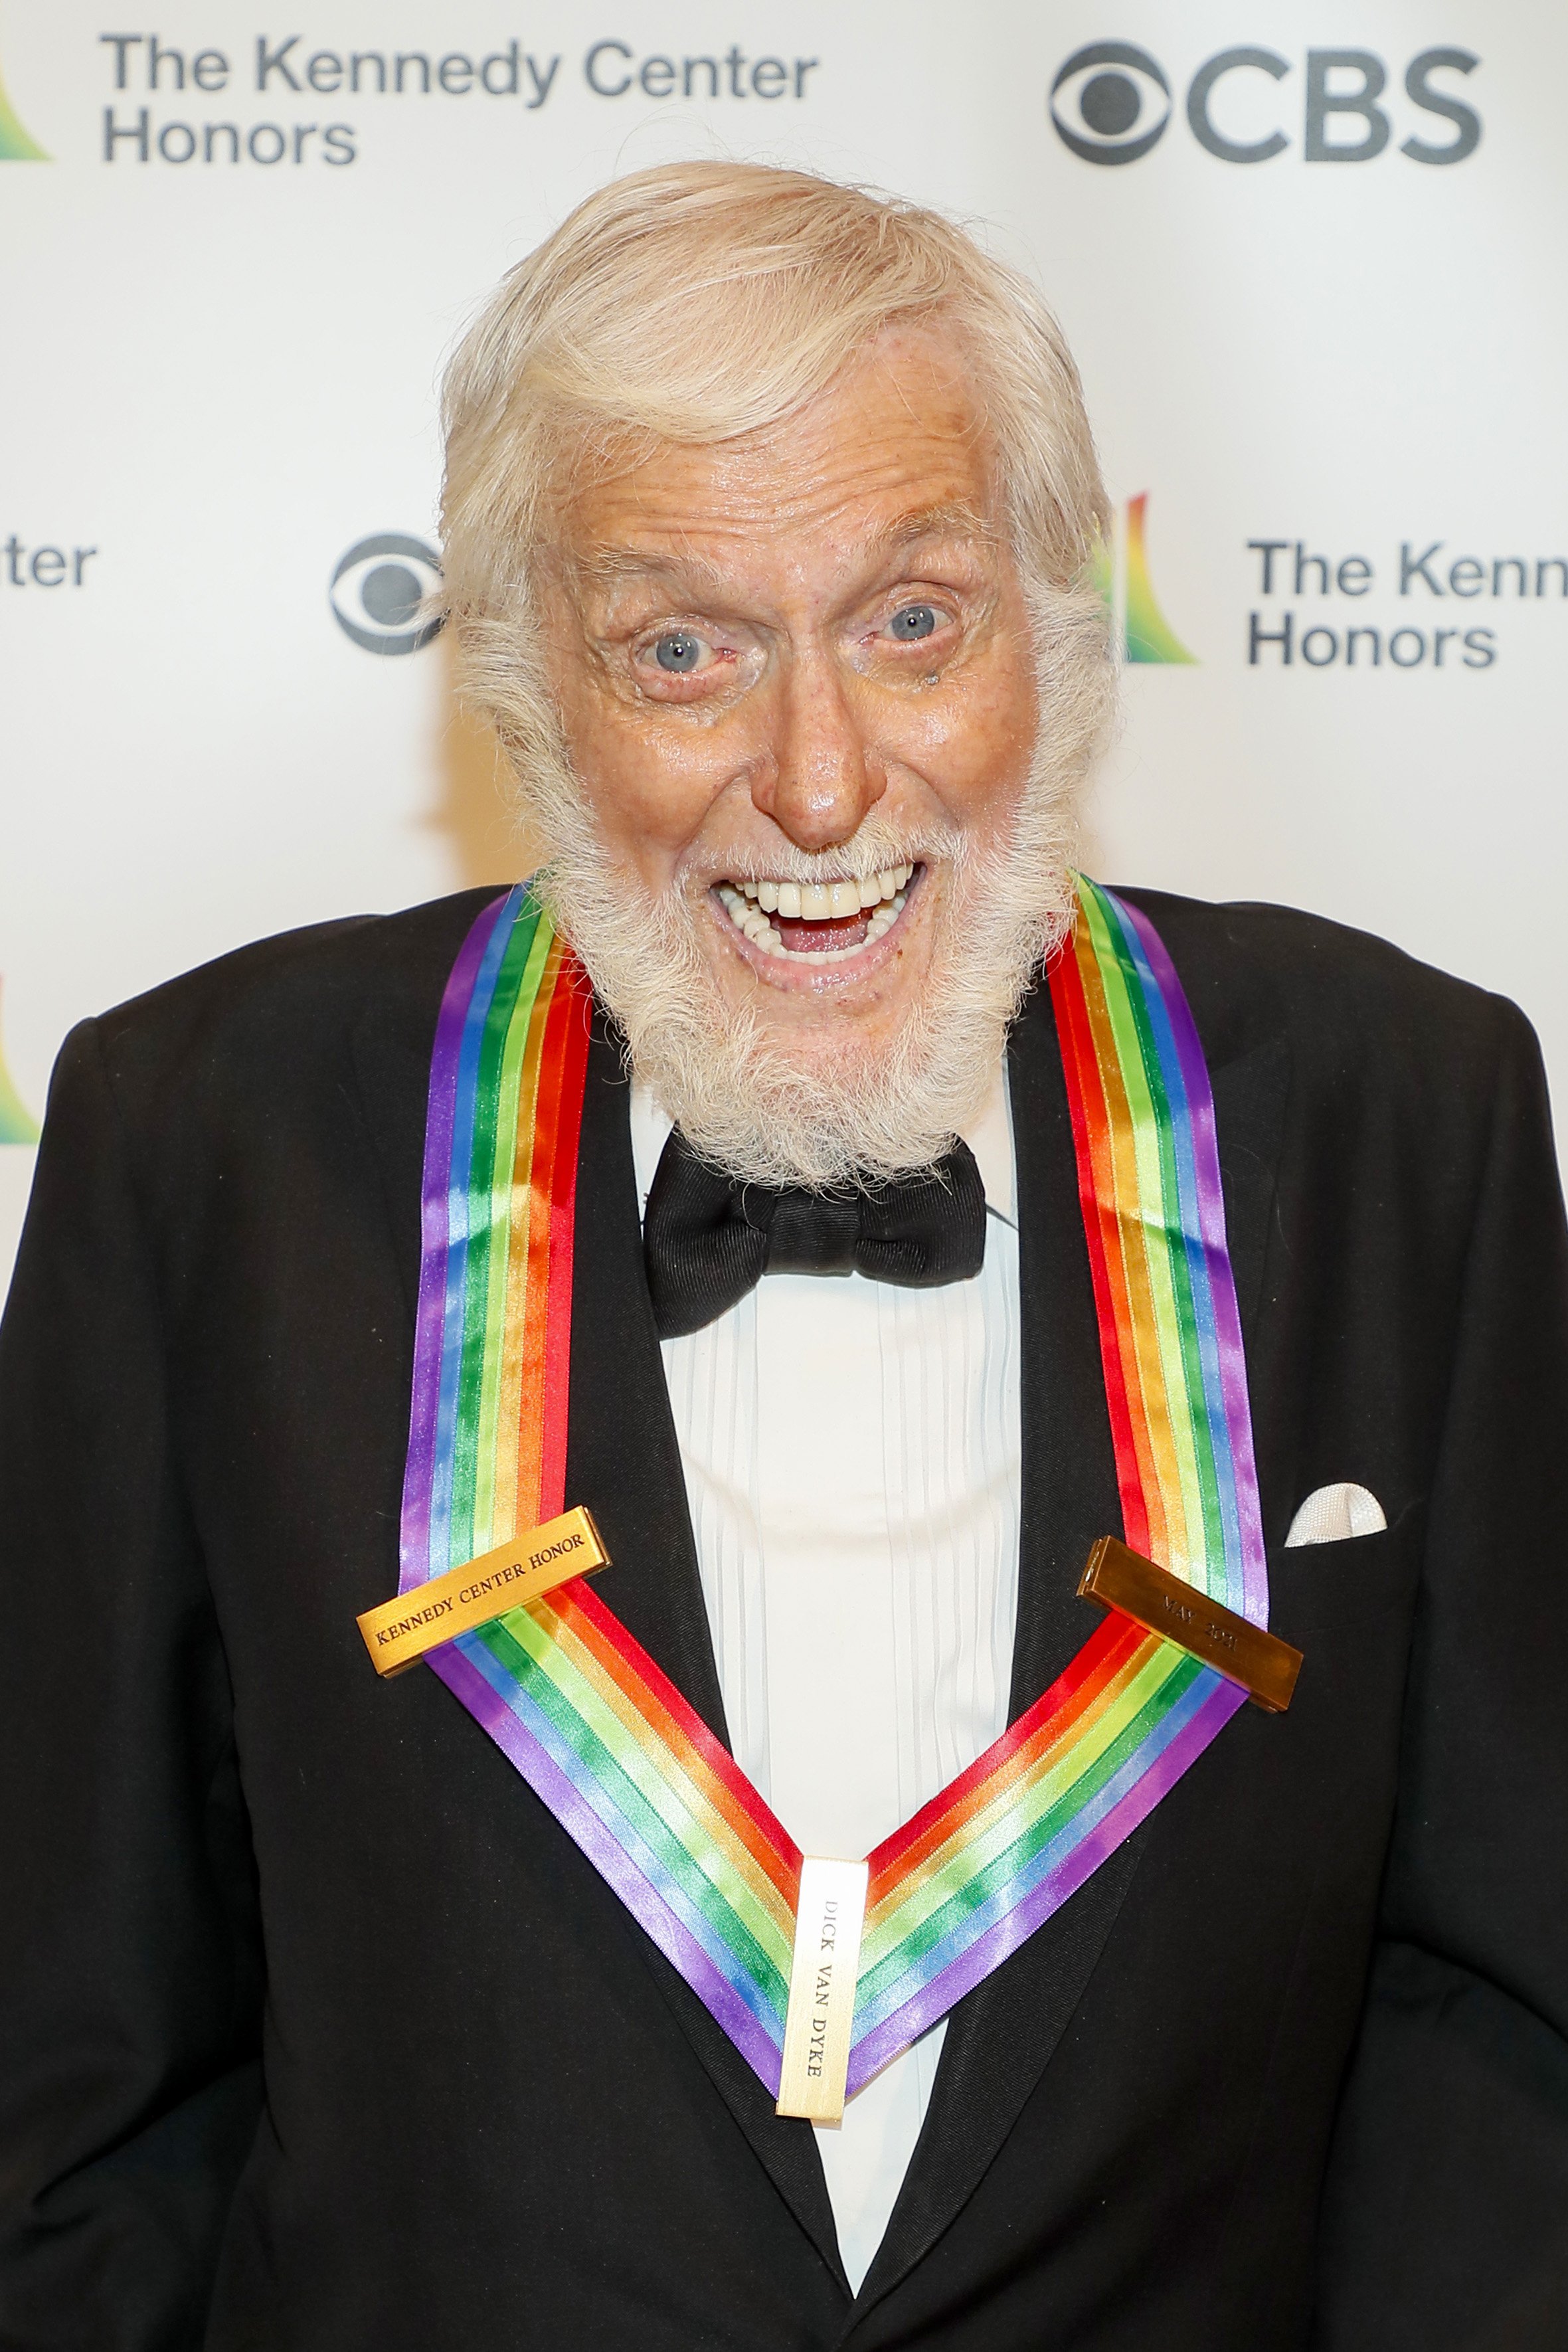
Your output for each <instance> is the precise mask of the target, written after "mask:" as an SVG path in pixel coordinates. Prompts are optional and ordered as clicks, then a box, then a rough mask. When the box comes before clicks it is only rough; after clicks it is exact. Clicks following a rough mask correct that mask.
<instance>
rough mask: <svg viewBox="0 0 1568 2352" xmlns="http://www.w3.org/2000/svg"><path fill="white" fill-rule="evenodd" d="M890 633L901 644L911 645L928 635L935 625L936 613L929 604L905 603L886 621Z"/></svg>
mask: <svg viewBox="0 0 1568 2352" xmlns="http://www.w3.org/2000/svg"><path fill="white" fill-rule="evenodd" d="M888 628H889V630H890V632H891V633H892V635H894V636H895V637H897V638H898V639H899V641H900V643H901V644H904V645H913V644H915V642H916V640H917V639H919V638H921V637H928V636H930V635H932V634H933V633H934V631H935V629H936V614H935V613H934V612H933V610H932V608H931V606H930V605H929V604H905V606H904V610H903V611H902V612H901V613H895V614H894V616H893V618H892V620H891V621H890V622H889V623H888Z"/></svg>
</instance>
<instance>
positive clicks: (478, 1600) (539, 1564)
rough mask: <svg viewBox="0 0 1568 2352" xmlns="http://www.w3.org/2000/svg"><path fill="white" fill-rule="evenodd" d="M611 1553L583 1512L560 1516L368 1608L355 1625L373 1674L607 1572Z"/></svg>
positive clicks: (397, 1669)
mask: <svg viewBox="0 0 1568 2352" xmlns="http://www.w3.org/2000/svg"><path fill="white" fill-rule="evenodd" d="M609 1565H610V1554H609V1553H608V1552H607V1551H606V1550H605V1549H604V1546H603V1544H602V1543H601V1541H600V1537H599V1529H598V1528H596V1527H595V1526H594V1524H593V1521H592V1519H591V1517H589V1514H588V1513H587V1512H586V1511H583V1510H576V1511H566V1512H563V1513H562V1515H561V1517H559V1519H547V1520H546V1521H545V1523H544V1525H543V1527H542V1528H525V1530H524V1531H523V1533H522V1534H521V1535H519V1536H514V1537H513V1538H512V1540H511V1542H510V1543H507V1544H498V1545H497V1548H496V1549H495V1550H494V1551H486V1552H481V1553H480V1555H479V1557H478V1559H470V1560H465V1562H464V1564H463V1566H462V1567H461V1568H453V1569H448V1570H447V1572H446V1574H445V1575H444V1576H433V1577H432V1578H431V1580H430V1581H429V1583H428V1584H416V1585H415V1586H414V1587H413V1590H412V1591H408V1592H400V1593H399V1594H398V1596H397V1598H396V1600H395V1601H382V1604H381V1606H380V1607H379V1608H376V1609H367V1610H366V1611H365V1613H364V1615H363V1616H362V1617H361V1618H360V1619H359V1620H358V1621H357V1622H358V1624H359V1628H360V1631H361V1633H362V1634H363V1635H364V1637H365V1647H366V1649H367V1650H368V1651H369V1652H370V1654H371V1663H372V1664H373V1665H374V1667H375V1670H376V1672H377V1674H378V1675H401V1674H402V1672H403V1670H404V1668H405V1667H407V1666H412V1665H416V1664H418V1662H419V1660H420V1659H421V1658H423V1655H424V1654H425V1652H426V1651H427V1650H438V1649H439V1648H440V1647H441V1644H442V1643H444V1642H450V1641H451V1640H452V1638H453V1636H454V1634H455V1633H472V1632H473V1630H474V1628H475V1626H476V1625H487V1624H488V1623H489V1622H490V1620H491V1618H492V1617H502V1616H505V1614H506V1612H507V1610H508V1609H517V1608H519V1607H521V1606H522V1605H523V1604H524V1603H526V1602H528V1601H538V1599H539V1598H540V1596H541V1595H542V1594H544V1593H546V1592H549V1591H551V1590H552V1589H553V1588H554V1587H555V1586H556V1585H558V1584H565V1583H567V1582H568V1581H569V1580H570V1579H571V1578H572V1577H574V1576H586V1575H587V1574H588V1573H589V1571H590V1570H591V1569H595V1568H608V1567H609Z"/></svg>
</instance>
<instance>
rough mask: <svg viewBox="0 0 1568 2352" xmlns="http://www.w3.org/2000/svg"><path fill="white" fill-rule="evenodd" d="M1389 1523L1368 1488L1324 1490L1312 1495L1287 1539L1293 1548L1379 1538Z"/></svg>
mask: <svg viewBox="0 0 1568 2352" xmlns="http://www.w3.org/2000/svg"><path fill="white" fill-rule="evenodd" d="M1387 1525H1388V1521H1387V1520H1386V1519H1385V1517H1384V1516H1383V1506H1382V1504H1381V1503H1380V1502H1379V1501H1378V1499H1377V1497H1376V1496H1375V1495H1374V1494H1371V1493H1369V1491H1368V1490H1367V1488H1366V1487H1364V1486H1320V1487H1319V1488H1318V1490H1317V1492H1316V1494H1315V1495H1309V1496H1307V1499H1306V1501H1305V1502H1304V1503H1303V1504H1302V1505H1301V1509H1300V1510H1299V1511H1298V1512H1297V1513H1296V1516H1295V1517H1294V1518H1293V1519H1292V1520H1291V1532H1290V1534H1289V1535H1288V1536H1287V1537H1286V1538H1285V1549H1287V1551H1288V1550H1289V1549H1290V1548H1291V1545H1292V1544H1320V1543H1343V1541H1344V1539H1345V1538H1346V1537H1347V1536H1375V1534H1376V1533H1377V1530H1378V1528H1385V1527H1386V1526H1387Z"/></svg>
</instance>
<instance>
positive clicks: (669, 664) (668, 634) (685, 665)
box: [653, 629, 702, 670]
mask: <svg viewBox="0 0 1568 2352" xmlns="http://www.w3.org/2000/svg"><path fill="white" fill-rule="evenodd" d="M701 658H702V639H701V638H700V637H694V636H693V635H692V633H691V631H690V630H689V629H666V630H665V632H664V635H663V636H662V637H661V638H660V639H659V641H658V643H657V644H656V645H655V646H654V647H653V659H654V660H655V661H656V662H657V663H658V665H659V667H660V668H661V669H673V670H692V669H695V667H696V666H697V663H698V662H699V660H700V659H701Z"/></svg>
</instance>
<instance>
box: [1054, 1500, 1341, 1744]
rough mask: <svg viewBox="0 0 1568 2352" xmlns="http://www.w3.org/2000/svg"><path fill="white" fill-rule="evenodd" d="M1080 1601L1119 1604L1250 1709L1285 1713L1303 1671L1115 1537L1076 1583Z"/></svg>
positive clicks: (1297, 1655) (1273, 1640)
mask: <svg viewBox="0 0 1568 2352" xmlns="http://www.w3.org/2000/svg"><path fill="white" fill-rule="evenodd" d="M1078 1591H1079V1593H1080V1595H1081V1597H1082V1599H1084V1600H1085V1601H1099V1602H1100V1603H1101V1604H1102V1606H1103V1607H1104V1608H1107V1609H1119V1610H1120V1611H1121V1612H1122V1614H1123V1616H1124V1617H1131V1618H1132V1620H1133V1621H1134V1624H1138V1625H1142V1626H1143V1627H1144V1628H1145V1631H1146V1632H1148V1633H1159V1634H1161V1635H1162V1636H1163V1637H1164V1639H1165V1640H1166V1641H1167V1642H1174V1643H1176V1647H1177V1649H1179V1650H1186V1652H1187V1654H1189V1656H1191V1657H1195V1658H1201V1660H1202V1661H1203V1664H1205V1665H1206V1666H1213V1667H1214V1668H1215V1670H1216V1672H1217V1673H1218V1674H1222V1675H1224V1676H1225V1677H1226V1680H1227V1681H1228V1682H1233V1683H1239V1685H1240V1686H1241V1688H1242V1689H1243V1690H1244V1691H1245V1692H1246V1694H1247V1696H1248V1697H1249V1699H1250V1700H1251V1702H1252V1704H1253V1706H1260V1707H1262V1708H1263V1709H1264V1710H1265V1711H1266V1713H1268V1714H1270V1715H1283V1714H1284V1712H1285V1709H1286V1708H1287V1707H1288V1706H1290V1704H1291V1693H1292V1692H1293V1691H1294V1689H1295V1687H1296V1676H1297V1675H1299V1674H1300V1673H1301V1652H1300V1650H1292V1649H1291V1645H1290V1643H1289V1642H1281V1639H1280V1637H1279V1635H1278V1634H1277V1633H1265V1632H1264V1630H1263V1628H1262V1626H1261V1625H1253V1624H1251V1623H1249V1621H1248V1620H1247V1619H1246V1618H1245V1617H1238V1616H1237V1614H1236V1612H1235V1611H1234V1610H1231V1609H1223V1608H1221V1606H1220V1604H1219V1602H1218V1601H1211V1600H1210V1599H1209V1597H1208V1595H1207V1592H1199V1591H1198V1590H1197V1586H1196V1585H1193V1584H1187V1583H1186V1582H1184V1581H1183V1580H1182V1579H1181V1578H1180V1577H1179V1576H1173V1575H1172V1574H1171V1573H1170V1570H1168V1569H1165V1568H1156V1567H1155V1563H1154V1561H1153V1560H1152V1559H1145V1558H1144V1557H1143V1555H1142V1553H1141V1552H1135V1551H1133V1550H1132V1549H1130V1548H1129V1547H1128V1546H1127V1545H1126V1544H1124V1543H1118V1542H1117V1540H1116V1538H1115V1537H1114V1536H1102V1537H1101V1538H1100V1540H1099V1542H1098V1543H1097V1544H1096V1545H1095V1547H1094V1549H1093V1550H1092V1552H1091V1553H1090V1555H1089V1564H1088V1566H1087V1567H1086V1568H1085V1570H1084V1571H1083V1574H1082V1577H1081V1578H1080V1580H1079V1584H1078Z"/></svg>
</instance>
